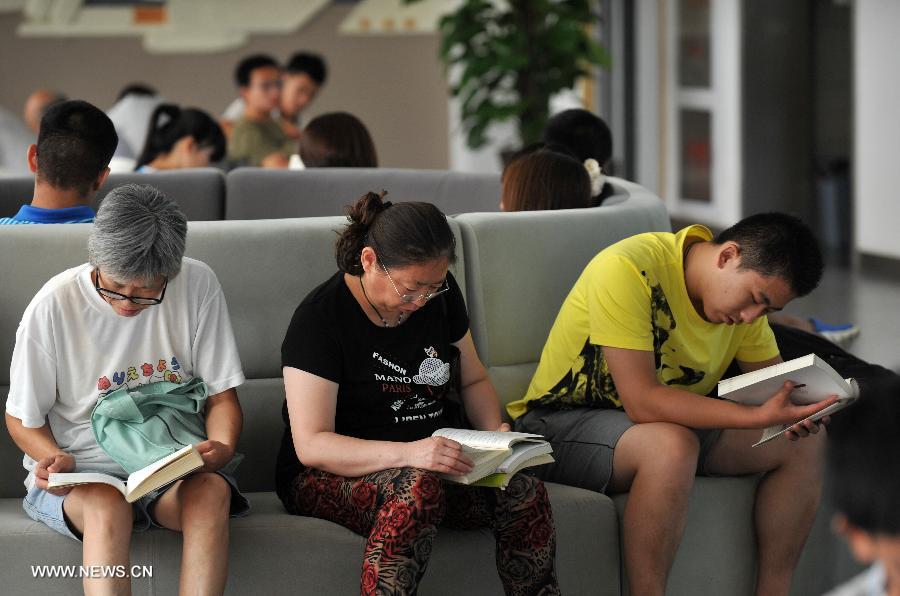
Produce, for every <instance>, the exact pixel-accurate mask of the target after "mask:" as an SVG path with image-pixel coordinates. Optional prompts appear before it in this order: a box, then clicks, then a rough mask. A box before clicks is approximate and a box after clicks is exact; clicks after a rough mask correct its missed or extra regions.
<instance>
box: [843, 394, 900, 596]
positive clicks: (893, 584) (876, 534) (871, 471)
mask: <svg viewBox="0 0 900 596" xmlns="http://www.w3.org/2000/svg"><path fill="white" fill-rule="evenodd" d="M898 431H900V383H897V382H896V381H894V382H890V383H882V384H878V385H874V386H873V387H872V390H871V392H869V393H868V394H867V395H866V399H862V400H860V401H859V402H857V403H856V404H854V405H853V407H851V408H848V409H847V411H846V413H842V414H841V415H840V416H835V420H834V422H833V423H832V426H830V427H829V430H828V447H827V449H826V452H825V495H826V497H825V498H826V499H828V500H830V501H831V502H832V503H833V504H834V508H835V512H836V514H835V519H834V523H833V525H834V527H835V529H836V530H837V531H838V532H839V533H840V534H842V535H843V537H844V539H845V540H846V541H847V544H849V545H850V549H851V550H852V551H853V554H854V556H855V557H856V558H857V559H858V560H859V561H861V562H863V563H870V564H871V567H869V569H868V570H867V571H866V572H864V573H862V574H860V575H859V576H857V577H856V578H854V579H852V580H851V581H849V582H847V583H846V584H843V585H841V586H838V587H837V588H835V589H834V590H832V591H831V592H828V594H827V596H888V595H890V596H896V595H897V594H900V512H898V510H897V505H898V503H900V432H898Z"/></svg>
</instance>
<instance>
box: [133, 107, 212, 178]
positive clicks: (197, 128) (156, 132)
mask: <svg viewBox="0 0 900 596" xmlns="http://www.w3.org/2000/svg"><path fill="white" fill-rule="evenodd" d="M224 156H225V135H224V133H223V132H222V129H221V127H219V124H218V123H217V122H216V121H215V120H213V118H212V116H210V115H209V114H207V113H206V112H204V111H203V110H198V109H195V108H185V109H181V108H179V107H178V106H176V105H173V104H162V105H160V106H158V107H157V108H156V110H154V111H153V114H152V115H151V116H150V127H149V130H148V133H147V142H146V143H145V144H144V149H143V150H142V151H141V155H140V157H138V159H137V165H136V167H135V171H137V172H154V171H157V170H172V169H179V168H203V167H206V166H208V165H209V164H210V162H217V161H219V160H220V159H222V158H223V157H224Z"/></svg>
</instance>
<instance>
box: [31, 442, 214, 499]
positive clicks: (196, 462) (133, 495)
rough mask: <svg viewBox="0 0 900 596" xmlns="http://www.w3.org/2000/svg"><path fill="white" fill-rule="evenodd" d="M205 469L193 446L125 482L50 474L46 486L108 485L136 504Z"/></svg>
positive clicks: (94, 475) (97, 475) (92, 474)
mask: <svg viewBox="0 0 900 596" xmlns="http://www.w3.org/2000/svg"><path fill="white" fill-rule="evenodd" d="M202 467H203V458H202V457H201V456H200V452H199V451H197V450H196V449H194V446H193V445H188V446H186V447H183V448H181V449H179V450H178V451H176V452H175V453H173V454H172V455H167V456H166V457H164V458H162V459H160V460H158V461H155V462H153V463H152V464H150V465H149V466H147V467H145V468H141V469H140V470H138V471H137V472H134V473H132V474H130V475H129V476H128V480H127V481H125V482H123V481H122V480H120V479H118V478H116V477H115V476H112V475H110V474H101V473H99V472H67V473H59V474H57V473H53V474H50V477H49V479H48V482H47V486H49V487H50V488H57V487H63V486H77V485H79V484H92V483H99V484H108V485H110V486H112V487H115V488H116V489H117V490H118V491H119V492H120V493H122V495H123V496H124V497H125V500H126V501H128V502H129V503H134V502H135V501H137V500H138V499H140V498H141V497H143V496H144V495H146V494H147V493H149V492H150V491H153V490H156V489H157V488H159V487H161V486H165V485H167V484H169V483H170V482H175V481H176V480H178V479H179V478H181V477H182V476H187V475H188V474H190V473H191V472H193V471H194V470H196V469H198V468H202Z"/></svg>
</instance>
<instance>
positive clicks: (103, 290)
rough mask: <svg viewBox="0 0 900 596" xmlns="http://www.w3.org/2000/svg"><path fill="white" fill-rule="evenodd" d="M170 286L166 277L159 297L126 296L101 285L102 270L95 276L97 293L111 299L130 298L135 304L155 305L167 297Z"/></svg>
mask: <svg viewBox="0 0 900 596" xmlns="http://www.w3.org/2000/svg"><path fill="white" fill-rule="evenodd" d="M168 286H169V280H168V279H166V281H165V283H164V284H163V289H162V294H160V296H159V298H146V297H144V296H126V295H125V294H120V293H118V292H113V291H112V290H107V289H106V288H101V287H100V270H99V269H97V275H96V276H95V277H94V289H95V290H97V293H98V294H100V295H101V296H104V297H106V298H109V299H110V300H128V301H130V302H133V303H134V304H139V305H141V306H154V305H157V304H159V303H160V302H162V301H163V298H165V297H166V288H167V287H168Z"/></svg>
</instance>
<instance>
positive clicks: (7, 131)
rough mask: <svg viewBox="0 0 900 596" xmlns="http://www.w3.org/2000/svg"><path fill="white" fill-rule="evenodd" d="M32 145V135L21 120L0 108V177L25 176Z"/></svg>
mask: <svg viewBox="0 0 900 596" xmlns="http://www.w3.org/2000/svg"><path fill="white" fill-rule="evenodd" d="M32 143H34V134H32V132H31V131H30V130H29V129H28V127H27V126H25V123H24V122H22V119H21V118H19V117H18V116H16V115H15V114H14V113H13V112H11V111H10V110H7V109H6V108H4V107H3V106H0V175H27V174H28V158H27V155H28V146H29V145H31V144H32Z"/></svg>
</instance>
